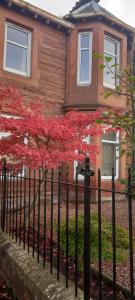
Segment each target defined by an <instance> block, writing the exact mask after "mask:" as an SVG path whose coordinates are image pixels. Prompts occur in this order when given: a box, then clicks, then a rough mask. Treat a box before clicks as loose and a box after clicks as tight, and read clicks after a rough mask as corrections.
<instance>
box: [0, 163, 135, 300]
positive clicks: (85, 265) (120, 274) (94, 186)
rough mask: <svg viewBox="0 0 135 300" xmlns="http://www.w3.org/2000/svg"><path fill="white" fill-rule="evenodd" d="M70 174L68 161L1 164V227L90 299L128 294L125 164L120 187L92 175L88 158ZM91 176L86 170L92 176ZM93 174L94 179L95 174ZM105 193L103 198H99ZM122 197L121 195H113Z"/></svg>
mask: <svg viewBox="0 0 135 300" xmlns="http://www.w3.org/2000/svg"><path fill="white" fill-rule="evenodd" d="M82 174H83V175H84V180H81V181H80V177H79V169H78V168H76V176H75V179H73V178H71V167H66V166H65V165H64V164H63V165H62V166H61V167H59V168H58V169H57V170H53V169H52V170H47V169H46V168H44V169H43V168H39V170H30V169H29V170H28V169H27V170H25V172H24V170H23V171H22V170H8V169H7V166H6V163H4V165H3V168H2V170H0V226H1V230H2V231H3V232H5V233H6V234H9V235H10V236H11V238H12V239H15V240H16V242H18V243H19V244H20V245H21V244H22V245H23V248H24V249H27V251H28V253H32V256H33V257H34V256H36V257H37V263H39V262H40V261H42V262H43V267H44V268H46V266H48V267H49V269H50V273H51V274H54V273H55V272H54V268H55V269H56V270H57V272H56V273H57V280H58V281H59V280H60V278H61V274H64V275H65V286H66V287H67V288H68V287H69V285H70V282H71V281H72V282H74V285H75V297H77V296H78V289H79V288H80V289H82V290H83V291H84V300H89V299H93V300H94V299H99V300H102V299H103V300H104V299H106V300H107V299H109V300H110V299H113V300H115V299H118V300H121V299H131V300H132V299H135V281H134V275H135V274H134V273H135V262H134V257H135V220H134V219H135V218H134V214H135V200H134V193H133V187H132V176H131V170H129V171H128V181H127V187H126V191H122V190H120V189H118V188H117V187H116V181H115V173H114V170H113V169H112V179H111V181H110V186H109V185H108V186H107V187H106V186H105V184H103V183H102V180H101V171H100V170H98V173H97V174H95V175H94V172H92V171H91V170H90V164H89V159H88V158H87V159H86V161H85V168H84V169H83V170H82ZM91 176H93V177H92V178H91ZM94 178H95V179H94ZM106 195H107V197H108V198H109V200H108V201H106V202H105V201H104V199H105V197H106ZM119 196H121V197H122V198H121V200H119V199H118V197H119Z"/></svg>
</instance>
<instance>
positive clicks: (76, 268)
mask: <svg viewBox="0 0 135 300" xmlns="http://www.w3.org/2000/svg"><path fill="white" fill-rule="evenodd" d="M75 195H76V196H75V297H77V295H78V167H77V168H76V182H75Z"/></svg>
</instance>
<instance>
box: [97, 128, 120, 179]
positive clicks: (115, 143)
mask: <svg viewBox="0 0 135 300" xmlns="http://www.w3.org/2000/svg"><path fill="white" fill-rule="evenodd" d="M102 143H106V144H112V145H117V146H118V147H119V131H118V132H117V133H116V141H111V140H104V139H102ZM118 147H116V175H115V179H118V178H119V158H118V157H119V149H118ZM101 179H103V180H111V179H112V176H101Z"/></svg>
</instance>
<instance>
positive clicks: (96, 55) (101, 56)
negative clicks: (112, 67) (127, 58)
mask: <svg viewBox="0 0 135 300" xmlns="http://www.w3.org/2000/svg"><path fill="white" fill-rule="evenodd" d="M92 56H93V58H102V59H103V58H104V56H103V55H102V54H99V53H93V55H92Z"/></svg>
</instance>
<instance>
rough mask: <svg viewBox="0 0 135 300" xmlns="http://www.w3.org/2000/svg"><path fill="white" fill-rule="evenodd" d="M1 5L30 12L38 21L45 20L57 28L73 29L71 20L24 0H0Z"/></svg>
mask: <svg viewBox="0 0 135 300" xmlns="http://www.w3.org/2000/svg"><path fill="white" fill-rule="evenodd" d="M0 5H2V6H6V7H7V8H8V9H13V10H17V12H19V13H21V14H25V13H27V14H29V16H31V17H33V18H34V19H36V20H37V21H41V20H43V19H44V20H45V21H46V23H47V24H53V25H55V26H57V27H56V28H59V29H60V28H62V29H65V30H72V29H73V28H74V25H73V24H71V23H70V22H68V21H66V20H64V19H63V18H59V17H57V16H55V15H53V14H51V13H49V12H47V11H45V10H43V9H40V8H38V7H37V6H35V5H32V4H30V3H28V2H26V1H24V0H0Z"/></svg>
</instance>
